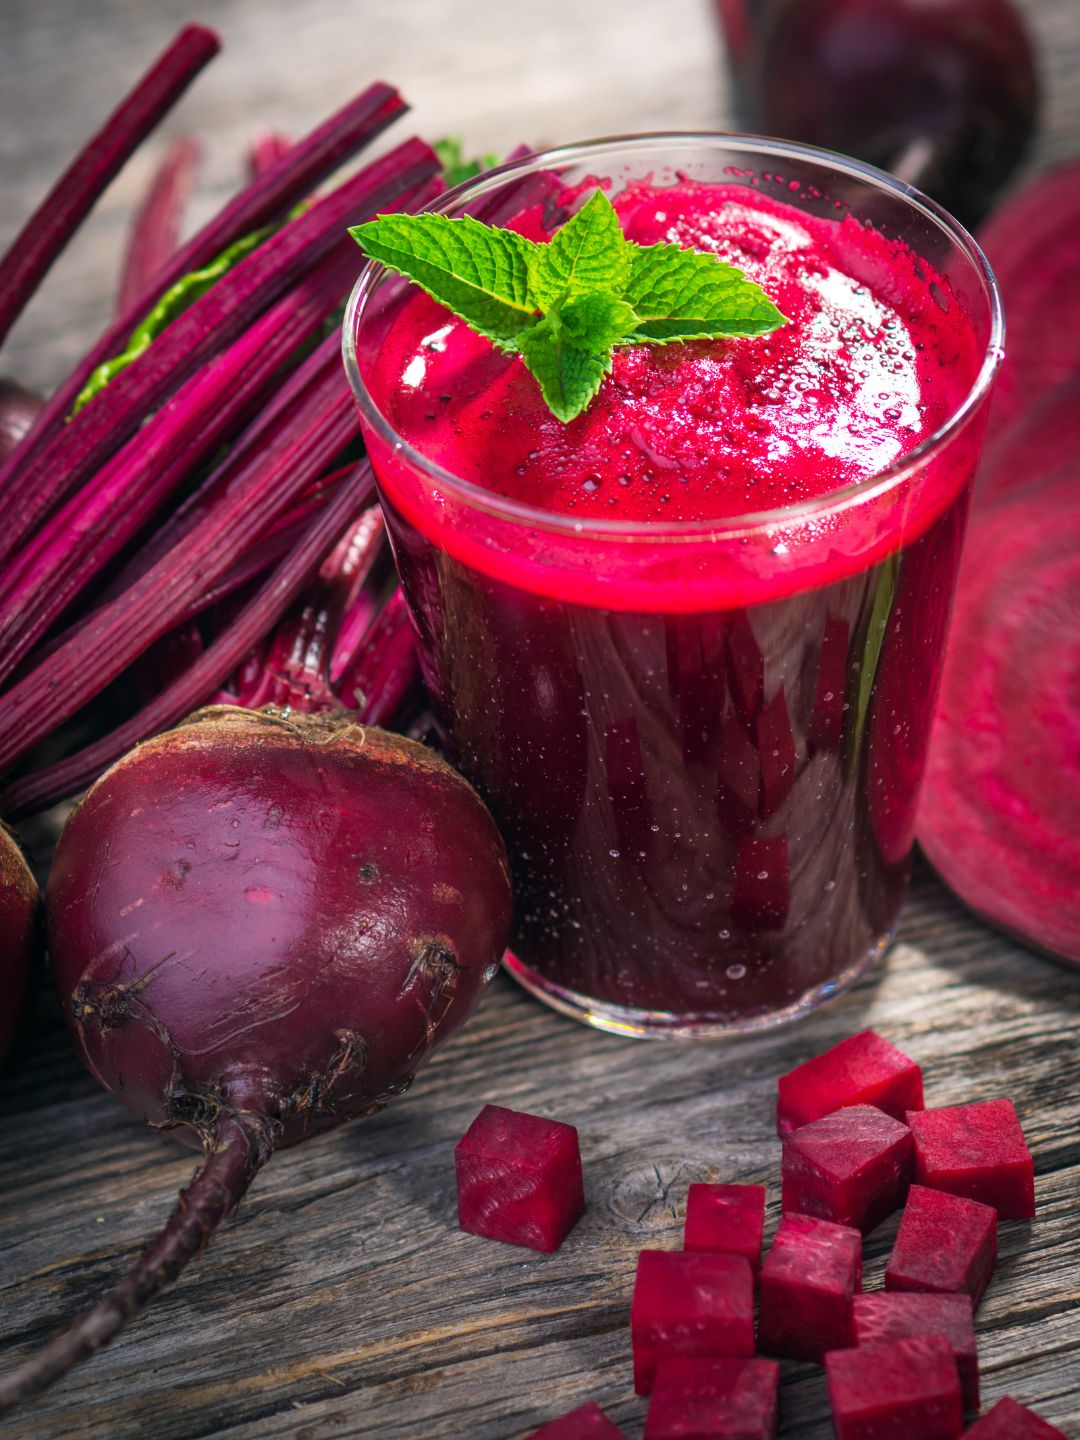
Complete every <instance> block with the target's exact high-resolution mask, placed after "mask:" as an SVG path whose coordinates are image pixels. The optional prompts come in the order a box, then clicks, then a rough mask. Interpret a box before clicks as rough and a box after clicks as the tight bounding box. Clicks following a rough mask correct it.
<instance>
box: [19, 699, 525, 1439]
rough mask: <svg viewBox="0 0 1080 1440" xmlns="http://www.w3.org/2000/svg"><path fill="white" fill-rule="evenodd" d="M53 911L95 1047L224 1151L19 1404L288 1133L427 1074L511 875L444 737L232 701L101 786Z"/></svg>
mask: <svg viewBox="0 0 1080 1440" xmlns="http://www.w3.org/2000/svg"><path fill="white" fill-rule="evenodd" d="M46 913H47V922H48V935H49V946H50V952H51V955H52V959H53V967H54V972H55V976H56V983H57V987H58V990H59V994H60V1000H61V1004H62V1007H63V1009H64V1013H65V1015H66V1017H67V1021H68V1024H69V1026H70V1028H71V1030H72V1033H73V1035H74V1037H75V1042H76V1045H77V1046H78V1049H79V1052H80V1054H81V1055H82V1057H83V1059H84V1061H85V1062H86V1064H87V1066H88V1067H89V1069H90V1070H91V1072H92V1073H93V1074H94V1075H95V1076H96V1078H97V1079H98V1080H99V1081H100V1082H101V1083H102V1085H104V1086H105V1087H106V1088H107V1089H109V1090H111V1091H112V1092H113V1093H114V1094H115V1095H117V1096H118V1097H119V1098H120V1099H122V1100H123V1101H124V1103H125V1104H127V1105H129V1106H130V1107H131V1108H132V1109H134V1110H135V1111H137V1112H138V1113H139V1114H141V1115H143V1116H144V1118H145V1119H146V1120H147V1121H149V1123H150V1124H151V1125H153V1126H155V1127H168V1128H174V1129H175V1130H176V1133H177V1136H178V1138H180V1139H182V1140H184V1141H186V1142H187V1143H190V1144H193V1145H194V1144H200V1145H201V1146H202V1147H203V1151H204V1157H203V1160H202V1163H201V1164H200V1166H199V1168H198V1169H197V1171H196V1173H195V1176H194V1179H193V1180H192V1182H191V1183H190V1185H189V1186H188V1187H187V1189H186V1190H185V1191H183V1193H182V1195H181V1198H180V1202H179V1204H178V1206H177V1208H176V1210H175V1211H174V1212H173V1214H172V1216H171V1217H170V1219H169V1221H168V1222H167V1224H166V1225H165V1227H164V1229H163V1230H162V1231H161V1233H160V1234H159V1235H158V1237H157V1238H156V1239H155V1240H154V1241H153V1243H152V1244H151V1246H150V1247H149V1249H148V1250H146V1251H145V1252H144V1254H143V1255H142V1257H141V1258H140V1259H139V1260H138V1261H137V1262H136V1264H135V1266H134V1267H133V1269H132V1270H131V1271H130V1272H129V1273H128V1275H127V1276H126V1277H125V1278H124V1279H123V1280H122V1281H121V1282H120V1284H119V1285H118V1286H117V1287H116V1288H115V1289H114V1290H113V1291H112V1292H111V1293H110V1294H109V1295H108V1296H106V1297H105V1299H104V1300H102V1301H100V1302H99V1303H98V1304H97V1305H96V1306H95V1307H94V1309H92V1310H91V1311H89V1312H88V1313H87V1314H86V1315H84V1316H83V1317H82V1318H81V1319H80V1320H79V1321H77V1322H76V1323H75V1325H74V1326H73V1327H72V1328H71V1329H69V1330H68V1331H66V1332H65V1333H64V1334H62V1335H60V1336H59V1337H57V1339H56V1340H54V1341H52V1342H51V1343H50V1344H49V1345H48V1346H46V1347H45V1348H44V1349H43V1350H41V1351H39V1352H38V1353H37V1354H36V1355H34V1356H33V1357H31V1359H30V1360H28V1361H27V1362H25V1363H24V1364H23V1365H22V1366H21V1367H19V1368H18V1369H17V1370H15V1371H13V1372H12V1373H11V1374H9V1375H8V1376H6V1377H4V1379H3V1380H2V1381H0V1412H2V1411H3V1410H4V1409H5V1408H8V1407H10V1406H11V1405H13V1404H15V1403H17V1402H18V1401H19V1400H21V1399H23V1398H26V1397H27V1396H29V1395H31V1394H34V1393H36V1392H37V1391H38V1390H40V1389H42V1388H44V1387H45V1386H46V1385H48V1384H49V1383H51V1381H53V1380H55V1379H56V1378H58V1377H59V1376H60V1375H62V1374H63V1373H64V1372H65V1371H66V1370H68V1369H69V1368H70V1367H71V1366H72V1365H73V1364H75V1363H76V1362H77V1361H78V1360H80V1359H82V1358H83V1357H85V1356H86V1355H89V1354H91V1353H92V1352H93V1351H94V1350H96V1349H98V1348H99V1347H100V1346H101V1345H104V1344H106V1343H107V1342H108V1341H109V1340H110V1339H112V1337H113V1336H114V1335H115V1334H116V1333H117V1331H119V1329H120V1328H121V1327H122V1325H123V1324H124V1323H125V1322H126V1321H127V1320H128V1319H129V1318H130V1317H131V1316H132V1315H134V1314H135V1313H136V1312H137V1311H138V1310H139V1309H141V1308H142V1305H143V1304H144V1303H145V1301H146V1300H147V1299H149V1298H150V1297H151V1296H152V1295H153V1294H154V1293H156V1292H157V1291H158V1290H159V1289H160V1288H161V1287H162V1286H163V1285H165V1284H167V1283H168V1282H169V1281H170V1280H172V1279H173V1278H174V1277H175V1276H176V1275H177V1274H178V1273H179V1271H180V1270H181V1268H182V1267H183V1265H184V1264H185V1262H186V1261H187V1260H188V1259H190V1258H191V1256H193V1255H194V1254H195V1253H196V1252H197V1251H198V1250H199V1249H200V1248H201V1247H202V1246H203V1245H204V1244H205V1242H206V1240H207V1239H208V1237H209V1236H210V1234H211V1233H212V1232H213V1230H214V1229H215V1228H216V1227H217V1225H218V1224H219V1223H220V1222H221V1220H222V1219H224V1217H225V1216H226V1215H228V1214H229V1213H230V1211H232V1210H233V1209H234V1208H235V1206H236V1205H237V1203H238V1202H239V1200H240V1199H241V1197H242V1196H243V1194H244V1192H245V1191H246V1189H247V1187H248V1185H249V1184H250V1183H251V1180H252V1179H253V1177H254V1175H255V1174H256V1172H257V1171H258V1169H259V1168H260V1167H261V1166H262V1165H263V1164H264V1163H265V1162H266V1161H267V1160H268V1159H269V1157H270V1155H271V1154H272V1152H273V1151H274V1150H275V1149H277V1148H279V1147H280V1146H285V1145H294V1144H296V1143H298V1142H299V1141H301V1140H304V1139H306V1138H307V1137H308V1136H310V1135H313V1134H316V1133H317V1132H319V1131H322V1130H326V1129H328V1128H330V1127H331V1126H334V1125H338V1124H340V1123H341V1122H342V1121H345V1120H349V1119H352V1118H354V1117H357V1116H361V1115H369V1114H372V1113H373V1112H374V1111H377V1110H380V1109H381V1108H382V1107H383V1106H384V1105H385V1104H386V1102H387V1101H388V1100H389V1099H390V1098H391V1097H392V1096H394V1095H397V1094H400V1093H401V1092H402V1091H403V1090H405V1089H407V1088H408V1086H409V1085H410V1084H411V1082H412V1079H413V1075H414V1073H415V1071H416V1070H417V1069H418V1067H419V1066H420V1065H421V1064H422V1063H423V1062H424V1061H425V1060H426V1059H427V1058H428V1056H429V1055H430V1054H431V1052H432V1050H433V1049H434V1048H435V1047H436V1046H437V1045H438V1044H440V1043H441V1042H442V1041H443V1040H445V1039H446V1038H447V1036H448V1035H449V1034H451V1032H452V1031H453V1030H455V1029H456V1028H457V1026H458V1025H460V1024H461V1022H462V1021H463V1020H465V1018H466V1017H467V1016H468V1015H469V1014H470V1012H471V1011H472V1009H473V1007H474V1006H475V1004H476V1002H477V1000H478V999H479V997H480V992H481V990H482V989H483V987H484V984H485V982H486V981H487V980H489V979H490V978H491V976H492V975H493V974H494V972H495V970H496V968H497V966H498V964H499V960H500V957H501V955H502V951H503V947H504V945H505V943H506V938H507V934H508V930H509V922H510V885H509V879H508V869H507V863H506V855H505V850H504V847H503V843H502V840H501V838H500V836H499V834H498V831H497V830H496V828H495V825H494V822H493V821H492V819H491V817H490V816H489V814H488V812H487V810H486V809H485V808H484V806H483V804H482V803H481V801H480V800H479V798H478V797H477V795H476V794H475V792H474V791H473V790H472V789H471V788H470V786H469V785H468V784H467V783H466V782H465V781H464V780H463V779H462V778H461V777H460V776H459V775H457V774H456V773H455V772H454V771H453V770H451V769H450V767H449V766H448V765H446V764H445V763H444V762H443V761H442V760H440V759H439V758H438V757H437V756H436V755H434V754H433V753H432V752H431V751H429V750H427V749H425V748H424V747H423V746H421V745H417V744H415V743H413V742H412V741H409V740H405V739H403V738H401V737H400V736H398V735H391V734H389V733H387V732H384V731H381V730H377V729H374V728H366V727H364V726H361V725H357V724H354V723H352V721H351V720H350V719H348V718H347V717H343V716H337V715H329V716H326V715H315V716H309V715H293V714H290V713H289V712H287V711H274V710H270V709H268V710H262V711H248V710H241V709H239V708H234V707H232V706H215V707H212V708H210V709H206V710H203V711H200V712H199V713H198V714H196V715H194V716H192V717H191V719H190V720H188V721H187V722H186V723H185V724H183V725H182V726H180V727H179V728H178V729H176V730H173V731H170V732H168V733H167V734H165V735H161V736H158V737H157V738H155V739H153V740H149V741H147V742H146V743H145V744H143V745H140V746H138V747H137V748H136V749H135V750H133V751H132V752H131V753H130V754H129V755H128V756H126V757H125V758H124V759H123V760H121V761H119V762H118V763H117V764H116V765H114V766H113V767H112V769H111V770H109V771H107V772H106V773H105V774H104V775H103V776H102V777H101V779H100V780H98V782H97V783H96V784H95V785H94V786H93V788H92V789H91V790H90V791H89V792H88V794H87V795H86V797H85V798H84V799H83V801H82V802H81V803H80V805H79V806H78V807H77V808H76V810H75V811H74V813H73V814H72V816H71V818H70V820H69V821H68V823H67V826H66V827H65V829H64V831H63V834H62V835H61V837H60V842H59V845H58V847H57V851H56V859H55V862H54V865H53V870H52V873H51V875H50V879H49V885H48V890H47V896H46Z"/></svg>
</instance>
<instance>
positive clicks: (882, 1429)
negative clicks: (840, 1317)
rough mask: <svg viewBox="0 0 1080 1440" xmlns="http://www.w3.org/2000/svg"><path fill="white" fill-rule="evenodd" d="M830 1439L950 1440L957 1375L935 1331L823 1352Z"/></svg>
mask: <svg viewBox="0 0 1080 1440" xmlns="http://www.w3.org/2000/svg"><path fill="white" fill-rule="evenodd" d="M825 1376H826V1380H827V1382H828V1386H829V1404H830V1405H831V1406H832V1417H833V1429H834V1430H835V1431H836V1440H914V1437H916V1436H917V1437H918V1440H954V1437H955V1436H957V1435H960V1434H961V1433H962V1432H963V1429H964V1405H963V1400H962V1399H961V1395H960V1376H959V1374H958V1373H957V1369H956V1361H955V1360H954V1359H953V1353H952V1350H951V1349H950V1347H949V1343H948V1341H947V1340H943V1339H942V1338H941V1336H940V1335H927V1336H922V1337H920V1338H919V1339H915V1340H890V1341H887V1342H885V1343H883V1344H881V1345H866V1346H864V1347H863V1348H861V1349H859V1350H836V1351H834V1352H833V1353H832V1354H831V1355H826V1357H825Z"/></svg>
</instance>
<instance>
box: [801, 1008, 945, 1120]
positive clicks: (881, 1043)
mask: <svg viewBox="0 0 1080 1440" xmlns="http://www.w3.org/2000/svg"><path fill="white" fill-rule="evenodd" d="M777 1091H778V1095H777V1103H776V1127H777V1130H778V1131H779V1134H780V1138H781V1139H783V1138H784V1136H785V1135H788V1134H790V1133H791V1131H792V1130H797V1129H798V1128H799V1126H800V1125H808V1124H809V1123H810V1121H811V1120H820V1119H821V1117H822V1116H823V1115H830V1114H831V1113H832V1112H833V1111H834V1110H839V1109H841V1108H842V1107H843V1106H844V1105H876V1106H877V1108H878V1109H879V1110H884V1111H885V1113H886V1115H891V1116H892V1117H893V1119H894V1120H903V1119H904V1118H905V1114H906V1112H907V1111H908V1110H921V1109H922V1108H923V1089H922V1071H921V1070H920V1069H919V1067H918V1065H916V1064H915V1062H914V1060H909V1059H908V1057H907V1056H906V1055H905V1054H904V1053H903V1051H902V1050H897V1048H896V1046H895V1045H890V1044H889V1042H888V1040H883V1039H882V1037H881V1036H880V1035H878V1034H877V1033H876V1032H875V1031H873V1030H862V1031H860V1032H859V1034H857V1035H850V1036H848V1038H847V1039H846V1040H841V1041H840V1043H839V1045H834V1046H833V1047H832V1049H831V1050H826V1051H825V1053H824V1054H823V1055H815V1056H814V1058H813V1059H812V1060H807V1062H806V1063H805V1065H800V1066H799V1067H798V1069H796V1070H792V1071H791V1072H790V1073H789V1074H787V1075H781V1076H780V1080H779V1083H778V1085H777Z"/></svg>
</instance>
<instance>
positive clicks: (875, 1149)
mask: <svg viewBox="0 0 1080 1440" xmlns="http://www.w3.org/2000/svg"><path fill="white" fill-rule="evenodd" d="M913 1154H914V1142H913V1140H912V1138H911V1131H910V1130H909V1129H908V1127H907V1126H906V1125H902V1124H901V1123H900V1121H899V1120H894V1119H893V1118H892V1116H891V1115H886V1114H885V1112H884V1110H878V1109H877V1107H876V1106H874V1105H849V1106H847V1107H846V1108H845V1109H843V1110H834V1111H833V1113H832V1114H831V1115H823V1116H822V1117H821V1119H820V1120H811V1121H810V1123H809V1125H801V1126H800V1127H799V1129H798V1130H793V1131H792V1132H791V1134H790V1135H787V1136H785V1138H784V1158H783V1163H782V1169H781V1174H782V1176H783V1185H784V1188H783V1208H784V1213H785V1214H787V1213H788V1212H789V1211H790V1212H791V1213H792V1214H795V1215H818V1216H820V1217H821V1219H822V1220H832V1221H835V1223H836V1224H837V1225H854V1226H855V1228H856V1229H858V1230H862V1231H863V1233H864V1234H865V1233H866V1231H868V1230H873V1228H874V1226H875V1225H880V1224H881V1222H882V1220H884V1219H885V1218H886V1216H888V1215H891V1214H892V1213H893V1211H894V1210H899V1209H900V1206H901V1205H902V1204H903V1203H904V1196H905V1195H906V1194H907V1189H908V1186H909V1185H910V1183H911V1166H912V1156H913Z"/></svg>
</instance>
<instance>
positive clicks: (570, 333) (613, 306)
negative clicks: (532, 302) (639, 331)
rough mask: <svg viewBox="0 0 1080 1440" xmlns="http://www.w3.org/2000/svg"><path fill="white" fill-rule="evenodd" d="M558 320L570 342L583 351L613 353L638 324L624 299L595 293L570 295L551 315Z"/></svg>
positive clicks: (600, 291)
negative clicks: (615, 347) (612, 349)
mask: <svg viewBox="0 0 1080 1440" xmlns="http://www.w3.org/2000/svg"><path fill="white" fill-rule="evenodd" d="M550 313H552V314H553V315H557V316H558V317H559V321H560V323H561V325H562V328H563V331H564V333H565V335H566V338H567V340H568V341H569V342H570V343H571V344H572V345H577V346H578V347H579V348H580V349H583V350H595V351H598V352H599V351H602V350H610V349H611V347H612V346H613V345H614V344H616V342H617V341H618V340H620V339H621V338H622V336H623V335H625V334H627V332H628V331H630V330H632V329H633V328H634V326H635V325H636V324H637V318H638V317H637V316H636V315H635V314H634V311H633V309H632V308H631V307H630V306H629V305H628V304H627V303H626V301H625V300H620V299H619V298H618V297H617V296H615V295H608V294H607V293H606V292H604V291H603V290H595V291H592V292H590V293H587V294H585V295H571V297H570V298H569V299H568V300H564V301H563V302H562V303H561V304H559V305H556V306H554V307H553V308H552V311H551V312H550Z"/></svg>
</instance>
